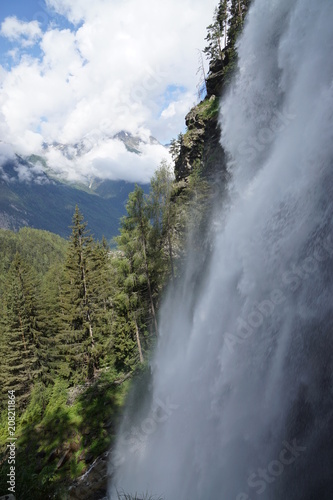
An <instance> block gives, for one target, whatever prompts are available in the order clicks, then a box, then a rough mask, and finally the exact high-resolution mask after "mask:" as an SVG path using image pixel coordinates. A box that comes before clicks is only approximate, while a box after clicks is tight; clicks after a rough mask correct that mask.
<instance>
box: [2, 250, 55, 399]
mask: <svg viewBox="0 0 333 500" xmlns="http://www.w3.org/2000/svg"><path fill="white" fill-rule="evenodd" d="M36 293H37V281H36V278H35V277H34V276H33V273H32V271H31V270H29V269H28V267H27V266H26V264H25V263H24V261H23V260H22V258H21V256H20V255H19V254H18V253H17V254H16V255H15V257H14V260H13V262H12V264H11V266H10V269H9V272H8V276H7V281H6V291H5V294H4V297H3V305H2V312H3V316H2V326H3V332H2V342H1V354H2V363H3V365H2V370H3V372H4V381H3V390H4V391H8V390H15V391H16V396H17V400H18V402H19V404H23V405H24V404H25V402H26V400H27V397H28V395H29V392H30V390H31V387H32V385H33V382H34V381H35V380H36V379H37V378H41V377H42V374H43V371H44V369H45V370H47V366H45V364H44V363H43V360H42V356H41V344H40V338H41V337H42V332H41V331H40V330H39V325H38V308H37V300H36Z"/></svg>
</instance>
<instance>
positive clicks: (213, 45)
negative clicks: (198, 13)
mask: <svg viewBox="0 0 333 500" xmlns="http://www.w3.org/2000/svg"><path fill="white" fill-rule="evenodd" d="M227 21H228V2H227V0H220V2H219V5H218V7H216V8H215V11H214V18H213V23H212V24H210V25H209V26H208V27H207V36H206V38H205V40H206V41H207V46H206V47H205V49H204V50H203V52H204V54H206V56H207V58H208V60H209V62H210V63H213V62H215V61H216V60H218V59H223V49H224V47H225V45H226V37H227Z"/></svg>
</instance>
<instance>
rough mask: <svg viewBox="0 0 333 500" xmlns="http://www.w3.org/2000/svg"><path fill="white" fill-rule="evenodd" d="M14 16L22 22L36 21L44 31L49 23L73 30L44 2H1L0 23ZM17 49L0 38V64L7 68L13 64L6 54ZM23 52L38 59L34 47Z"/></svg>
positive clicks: (15, 0) (11, 0) (38, 54)
mask: <svg viewBox="0 0 333 500" xmlns="http://www.w3.org/2000/svg"><path fill="white" fill-rule="evenodd" d="M12 16H15V17H17V18H18V19H20V20H22V21H27V22H30V21H38V23H39V24H40V26H41V28H44V29H45V30H46V29H47V28H48V26H49V24H50V22H52V23H54V24H55V25H57V26H59V27H61V28H63V29H64V28H73V25H72V23H70V22H68V20H67V19H66V18H65V17H64V16H62V15H57V13H56V12H55V11H54V10H53V9H52V10H51V9H50V8H48V7H47V5H46V3H45V1H44V0H1V4H0V23H2V22H3V21H4V20H5V19H6V17H12ZM15 47H17V43H13V42H11V41H9V40H7V39H6V38H5V37H3V36H0V64H2V65H3V66H6V67H7V68H8V67H10V66H11V65H12V64H13V60H12V58H11V57H10V56H8V52H9V51H11V50H13V48H15ZM24 52H27V53H31V54H32V55H34V56H36V57H39V56H40V50H39V49H38V48H37V49H36V47H34V48H32V49H29V50H28V49H25V50H24Z"/></svg>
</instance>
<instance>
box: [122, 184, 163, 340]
mask: <svg viewBox="0 0 333 500" xmlns="http://www.w3.org/2000/svg"><path fill="white" fill-rule="evenodd" d="M126 210H127V216H125V217H123V218H122V220H121V230H120V233H121V234H120V237H118V238H117V239H116V241H117V242H118V245H119V248H120V250H122V251H123V252H124V253H125V255H126V253H127V252H128V251H129V248H130V247H129V246H128V244H127V242H128V238H127V237H125V238H124V236H125V235H126V233H128V234H129V235H130V240H133V242H134V244H135V246H136V254H137V255H136V264H135V263H134V270H135V271H136V270H137V269H138V268H139V267H140V266H141V269H143V272H144V275H145V278H146V285H147V291H148V297H149V308H150V311H151V315H152V321H153V325H154V331H155V335H156V336H157V335H158V324H157V313H156V306H155V300H154V294H155V286H156V283H155V282H153V280H152V269H151V268H152V266H153V261H152V259H149V254H148V252H149V251H150V249H149V246H148V242H149V233H150V231H151V225H150V221H149V210H148V206H147V199H146V197H145V195H144V192H143V189H142V188H140V187H139V186H137V185H136V186H135V189H134V191H133V192H132V193H130V195H129V198H128V202H127V205H126ZM124 240H125V243H124ZM131 251H132V249H131Z"/></svg>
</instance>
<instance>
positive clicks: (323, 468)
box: [110, 0, 333, 500]
mask: <svg viewBox="0 0 333 500" xmlns="http://www.w3.org/2000/svg"><path fill="white" fill-rule="evenodd" d="M332 26H333V2H332V1H330V0H315V1H314V0H255V1H254V2H253V4H252V7H251V9H250V11H249V13H248V16H247V21H246V25H245V29H244V31H243V35H242V37H241V39H240V41H239V43H238V54H239V71H238V73H237V76H236V77H235V81H234V82H233V84H232V85H231V89H230V91H229V93H228V95H226V96H225V97H224V99H223V100H222V105H221V117H220V120H221V128H222V137H221V142H222V146H223V147H224V149H225V151H226V152H227V155H228V158H229V163H228V169H229V171H230V174H231V180H230V183H229V187H228V189H229V196H228V201H227V202H226V203H224V206H223V207H222V208H221V211H220V217H221V220H223V223H221V227H220V229H219V231H218V233H217V234H216V235H215V241H214V250H213V256H212V259H211V261H210V265H209V269H208V270H207V275H206V277H205V280H204V282H203V283H202V286H201V289H200V290H196V289H194V288H193V281H191V266H193V265H195V264H194V263H193V262H191V256H189V267H188V271H187V274H186V276H185V279H184V282H183V283H182V285H181V286H180V287H179V289H178V291H177V293H173V294H172V295H173V296H172V297H169V299H168V300H166V301H165V304H164V307H163V310H162V312H161V318H160V323H161V335H160V340H159V345H158V348H157V352H156V354H155V358H154V362H153V381H152V401H151V402H150V409H145V410H144V411H143V410H142V415H143V416H141V420H140V419H139V418H138V419H137V422H136V423H135V425H134V426H133V427H132V428H131V429H130V430H128V429H127V431H126V432H123V434H121V435H120V436H119V443H118V447H117V450H116V453H115V457H114V466H115V467H116V473H115V479H114V482H113V484H114V485H116V486H117V487H118V488H119V489H123V490H124V491H126V492H128V493H135V492H140V493H142V492H149V493H151V494H155V495H157V496H158V495H159V496H161V497H163V498H164V499H165V500H213V499H214V500H215V499H219V500H248V499H251V500H253V499H256V498H261V499H262V500H268V499H269V500H275V499H276V500H285V499H287V500H296V499H297V500H307V499H308V500H310V499H311V500H314V499H318V500H319V499H320V500H325V499H330V500H332V498H333V474H332V463H333V432H332V429H333V384H332V382H333V380H332V379H333V370H332V368H333V357H332V354H333V335H332V334H333V330H332V327H333V308H332V297H333V276H332V271H333V237H332V223H333V105H332V104H333V58H332V51H333V29H332ZM194 294H195V296H194ZM138 417H139V416H138ZM113 487H114V486H112V487H111V488H110V489H111V490H112V488H113ZM110 495H111V498H117V497H116V496H114V493H112V491H110Z"/></svg>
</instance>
